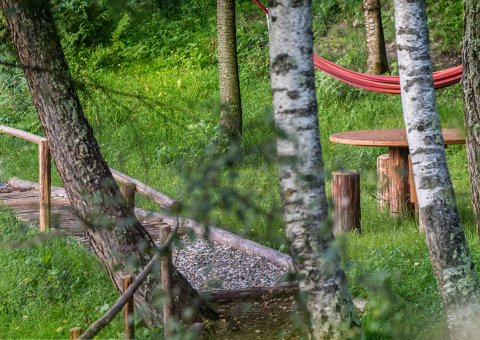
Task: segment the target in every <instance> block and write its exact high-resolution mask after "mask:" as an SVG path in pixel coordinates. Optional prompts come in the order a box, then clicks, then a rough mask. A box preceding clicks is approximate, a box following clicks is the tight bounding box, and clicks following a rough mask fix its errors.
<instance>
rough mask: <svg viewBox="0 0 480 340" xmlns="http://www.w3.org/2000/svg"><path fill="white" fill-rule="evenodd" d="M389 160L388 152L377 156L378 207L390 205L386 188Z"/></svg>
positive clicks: (382, 207) (383, 207)
mask: <svg viewBox="0 0 480 340" xmlns="http://www.w3.org/2000/svg"><path fill="white" fill-rule="evenodd" d="M389 160H390V157H389V156H388V154H386V155H380V156H378V157H377V201H378V207H379V208H380V209H385V208H389V207H390V203H389V199H390V198H389V197H390V195H389V190H388V186H389V184H388V169H389Z"/></svg>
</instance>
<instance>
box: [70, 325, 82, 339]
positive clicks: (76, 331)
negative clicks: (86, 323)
mask: <svg viewBox="0 0 480 340" xmlns="http://www.w3.org/2000/svg"><path fill="white" fill-rule="evenodd" d="M82 333H83V330H82V328H81V327H73V328H71V329H70V340H77V339H78V338H79V337H80V335H82Z"/></svg>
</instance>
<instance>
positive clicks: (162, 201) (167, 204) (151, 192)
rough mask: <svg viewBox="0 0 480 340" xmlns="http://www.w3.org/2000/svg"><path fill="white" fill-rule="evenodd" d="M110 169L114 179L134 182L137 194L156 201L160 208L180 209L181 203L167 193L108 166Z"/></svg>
mask: <svg viewBox="0 0 480 340" xmlns="http://www.w3.org/2000/svg"><path fill="white" fill-rule="evenodd" d="M110 171H111V172H112V175H113V177H114V178H115V179H116V180H119V181H124V182H131V183H133V184H135V188H136V191H137V192H138V193H139V194H141V195H144V196H145V197H148V198H150V199H152V200H153V201H154V202H156V203H158V204H159V205H160V206H161V207H162V208H164V209H171V210H173V211H180V209H181V203H180V202H179V201H176V200H174V199H171V198H170V197H168V196H167V195H165V194H163V193H161V192H159V191H157V190H155V189H153V188H151V187H149V186H148V185H146V184H145V183H142V182H140V181H139V180H137V179H135V178H133V177H130V176H128V175H125V174H123V173H121V172H120V171H117V170H115V169H112V168H110Z"/></svg>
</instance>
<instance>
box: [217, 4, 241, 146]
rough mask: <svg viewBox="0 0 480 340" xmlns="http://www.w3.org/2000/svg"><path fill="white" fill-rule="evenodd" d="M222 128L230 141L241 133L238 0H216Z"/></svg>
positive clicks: (236, 138)
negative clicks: (237, 26) (236, 9)
mask: <svg viewBox="0 0 480 340" xmlns="http://www.w3.org/2000/svg"><path fill="white" fill-rule="evenodd" d="M217 35H218V77H219V80H220V104H221V106H222V109H221V116H220V127H221V128H222V130H223V132H224V133H225V134H226V135H227V136H228V138H229V139H230V140H238V139H239V138H240V137H241V135H242V102H241V99H240V81H239V79H238V62H237V35H236V25H235V0H217Z"/></svg>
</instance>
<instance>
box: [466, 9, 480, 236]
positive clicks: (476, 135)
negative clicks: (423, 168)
mask: <svg viewBox="0 0 480 340" xmlns="http://www.w3.org/2000/svg"><path fill="white" fill-rule="evenodd" d="M463 29H464V36H463V79H462V83H463V101H464V111H465V129H466V130H467V138H466V142H467V159H468V172H469V174H470V191H471V192H472V206H473V212H474V215H475V220H476V225H477V235H478V236H479V237H480V167H479V166H480V85H479V84H480V2H479V1H478V0H465V11H464V25H463Z"/></svg>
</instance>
